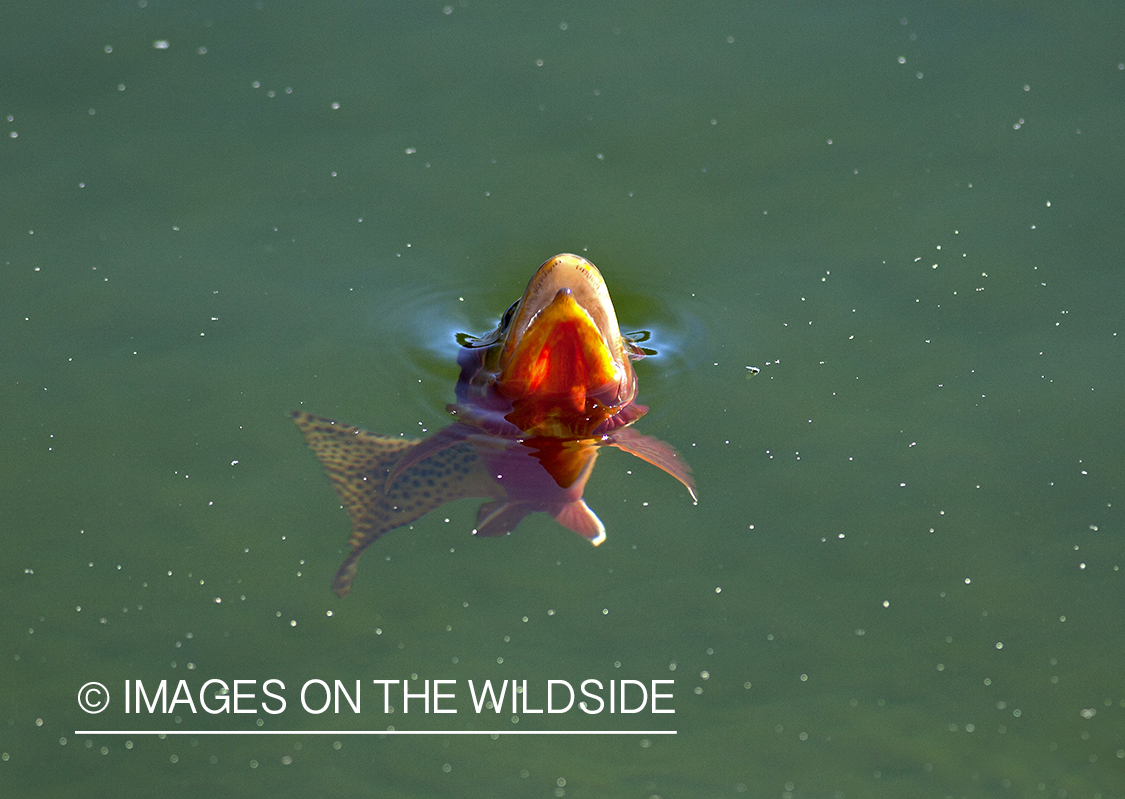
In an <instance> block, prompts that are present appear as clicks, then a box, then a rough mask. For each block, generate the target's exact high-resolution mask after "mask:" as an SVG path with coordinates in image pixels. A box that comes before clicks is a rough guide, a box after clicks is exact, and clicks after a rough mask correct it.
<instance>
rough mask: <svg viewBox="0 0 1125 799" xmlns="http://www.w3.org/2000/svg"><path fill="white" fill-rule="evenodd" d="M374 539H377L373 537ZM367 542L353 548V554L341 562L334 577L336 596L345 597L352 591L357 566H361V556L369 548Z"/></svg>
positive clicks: (333, 587)
mask: <svg viewBox="0 0 1125 799" xmlns="http://www.w3.org/2000/svg"><path fill="white" fill-rule="evenodd" d="M371 540H372V541H374V540H375V539H371ZM369 543H371V542H370V541H368V542H367V543H365V544H363V545H361V546H359V547H357V548H356V549H353V550H352V552H351V554H350V555H348V557H347V558H346V559H345V560H344V562H343V563H341V564H340V568H339V569H337V570H336V576H335V577H333V578H332V590H333V591H334V592H335V594H336V596H338V597H340V598H343V597H346V596H347V595H348V594H350V593H351V592H352V580H353V579H354V578H355V570H356V567H357V566H359V556H360V555H362V554H363V550H365V549H367V544H369Z"/></svg>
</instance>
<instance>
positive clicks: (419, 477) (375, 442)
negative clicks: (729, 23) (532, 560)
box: [293, 411, 503, 596]
mask: <svg viewBox="0 0 1125 799" xmlns="http://www.w3.org/2000/svg"><path fill="white" fill-rule="evenodd" d="M293 421H294V422H296V423H297V427H298V428H300V430H301V433H302V435H304V437H305V441H306V442H308V445H309V446H310V447H311V448H312V450H313V452H315V453H316V456H317V458H319V459H320V463H321V465H322V466H323V467H324V471H325V473H327V475H328V478H329V480H331V481H332V487H333V488H335V489H336V494H337V496H338V497H339V498H340V503H341V504H342V505H343V506H344V510H346V511H347V514H348V518H349V519H350V520H351V523H352V535H351V538H350V539H349V541H348V543H350V544H351V546H352V552H351V554H350V555H349V556H348V558H347V560H345V561H344V563H343V565H342V566H340V570H339V571H338V572H337V573H336V577H335V579H334V580H333V583H332V588H333V590H334V591H335V592H336V593H337V594H339V595H340V596H346V595H347V593H348V591H349V590H351V581H352V577H353V576H354V575H355V569H356V561H357V560H358V559H359V556H360V555H361V554H362V552H363V550H364V549H365V548H366V547H367V545H368V544H370V543H371V542H372V541H374V540H375V539H377V538H379V537H380V536H381V535H383V533H385V532H387V531H389V530H393V529H395V528H396V527H401V526H402V525H404V524H409V523H410V522H413V521H414V520H416V519H418V518H420V517H422V516H424V515H425V514H427V513H429V512H430V511H431V510H433V509H434V508H437V507H439V506H440V505H444V504H445V503H446V502H452V501H453V500H455V499H462V498H464V497H499V496H502V495H503V492H502V490H501V489H500V488H499V487H498V486H497V485H496V484H495V482H494V481H493V480H491V479H490V478H489V475H488V472H487V470H486V469H485V468H484V466H483V464H482V463H481V460H480V458H479V457H478V456H477V452H476V449H475V448H474V447H473V445H472V444H470V443H468V442H464V441H461V442H459V443H454V444H450V445H449V446H444V447H441V448H439V449H437V450H436V451H435V452H434V453H433V454H431V455H428V456H423V457H422V458H420V459H412V460H411V461H410V465H409V466H407V467H406V468H405V469H401V470H399V476H398V478H397V479H396V480H395V483H394V485H393V486H388V485H387V477H388V475H390V474H391V473H392V471H395V470H396V467H397V466H398V464H399V463H401V462H402V460H403V459H404V458H409V457H410V454H411V453H412V452H413V451H414V450H416V449H417V448H418V446H419V442H418V441H416V440H413V439H406V438H394V437H390V436H380V435H376V434H375V433H370V432H368V431H366V430H363V429H360V428H358V427H352V426H350V425H344V424H340V423H338V422H334V421H332V420H330V419H324V418H322V417H320V416H313V415H312V414H309V413H302V412H300V411H294V413H293Z"/></svg>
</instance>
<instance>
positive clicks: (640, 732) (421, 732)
mask: <svg viewBox="0 0 1125 799" xmlns="http://www.w3.org/2000/svg"><path fill="white" fill-rule="evenodd" d="M74 734H75V735H676V734H677V733H676V730H75V731H74Z"/></svg>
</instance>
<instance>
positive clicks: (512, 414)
mask: <svg viewBox="0 0 1125 799" xmlns="http://www.w3.org/2000/svg"><path fill="white" fill-rule="evenodd" d="M642 355H643V353H642V351H641V350H640V348H639V347H637V345H636V344H634V343H633V342H632V341H630V340H629V339H628V338H626V337H625V336H623V335H622V334H621V331H620V329H619V327H618V324H617V316H616V314H615V312H614V310H613V303H612V302H611V301H610V298H609V291H608V289H607V288H606V285H605V281H604V280H603V279H602V276H601V274H600V273H599V272H598V270H597V268H596V267H595V266H594V265H593V264H592V263H590V262H589V261H587V260H586V259H585V258H581V257H579V256H577V255H570V254H562V255H556V256H555V257H554V258H551V259H549V260H547V261H546V262H545V263H543V265H542V266H540V267H539V269H538V270H537V271H536V273H535V275H534V276H533V277H532V278H531V281H530V282H529V283H528V285H527V289H526V290H525V291H524V293H523V296H522V297H521V298H520V299H519V300H517V301H516V302H515V303H513V304H512V306H511V307H510V308H508V310H507V311H506V312H505V313H504V316H503V318H502V319H501V321H500V324H499V326H497V328H496V329H495V330H493V331H492V332H490V333H488V334H486V335H484V336H481V337H479V338H467V339H466V340H465V341H464V342H463V346H462V349H461V351H460V353H459V355H458V359H457V360H458V364H459V366H460V367H461V374H460V377H459V378H458V381H457V387H456V398H457V402H456V403H455V404H452V405H449V406H448V410H449V412H450V414H451V415H452V416H453V417H454V419H455V420H456V421H454V423H453V424H451V425H449V426H448V427H446V428H444V429H442V430H440V431H438V432H437V433H435V434H434V435H432V436H430V437H429V438H425V439H421V440H416V439H408V438H402V437H391V436H382V435H377V434H375V433H371V432H368V431H366V430H363V429H361V428H358V427H353V426H350V425H344V424H340V423H338V422H335V421H332V420H330V419H325V418H323V417H320V416H314V415H312V414H309V413H304V412H302V411H294V412H293V420H294V421H295V422H296V424H297V427H298V428H300V430H301V433H302V434H303V435H304V437H305V441H306V442H307V443H308V445H309V446H310V447H311V448H312V450H313V452H314V453H316V456H317V457H318V458H319V459H320V462H321V464H322V465H323V467H324V470H325V472H326V473H327V475H328V477H329V479H330V480H331V482H332V485H333V487H334V488H335V489H336V493H337V495H338V496H339V498H340V501H341V503H342V504H343V506H344V509H345V510H346V511H347V514H348V518H349V519H350V520H351V523H352V535H351V538H350V539H349V543H350V544H351V547H352V551H351V553H350V554H349V555H348V557H347V559H346V560H345V561H344V563H343V564H342V565H341V566H340V569H339V570H338V571H337V572H336V576H335V578H334V580H333V583H332V588H333V590H334V591H335V592H336V593H337V594H338V595H340V596H346V595H347V594H348V593H349V592H350V590H351V584H352V579H353V578H354V576H355V572H356V565H357V562H358V560H359V557H360V555H362V554H363V551H364V549H366V547H367V546H368V545H369V544H371V543H372V542H373V541H375V540H376V539H378V538H379V537H380V536H382V535H383V534H384V533H386V532H388V531H390V530H393V529H395V528H396V527H401V526H403V525H405V524H409V523H410V522H413V521H415V520H416V519H418V518H420V517H422V516H424V515H425V514H426V513H429V512H430V511H431V510H433V509H435V508H437V507H440V506H441V505H444V504H445V503H446V502H452V501H453V500H457V499H462V498H464V497H480V498H484V499H486V500H487V501H486V502H485V503H484V504H483V505H481V508H480V511H479V513H478V515H477V524H476V528H475V529H474V530H473V533H474V534H475V535H479V536H499V535H505V534H507V533H510V532H511V531H512V530H514V529H515V528H516V526H517V525H518V524H519V523H520V520H521V519H523V517H524V516H526V515H528V514H529V513H535V512H543V513H548V514H550V515H551V516H553V517H554V518H555V519H556V520H557V521H558V522H559V523H560V524H561V525H563V526H564V527H567V528H569V529H571V530H573V531H574V532H576V533H578V534H579V535H581V536H582V537H583V538H586V539H587V540H589V541H590V542H591V543H592V544H594V545H595V546H597V545H598V544H600V543H601V542H602V541H604V540H605V527H604V526H603V525H602V523H601V520H600V519H598V517H597V515H596V514H594V512H593V511H592V510H590V508H589V507H588V506H587V505H586V503H585V501H584V500H583V499H582V493H583V490H584V489H585V487H586V481H587V480H588V479H589V477H590V473H591V471H592V470H593V468H594V463H595V462H596V461H597V457H598V452H599V449H600V448H601V447H606V446H610V447H616V448H617V449H621V450H624V451H625V452H628V453H630V454H632V455H635V456H636V457H638V458H641V459H642V460H645V461H647V462H648V463H651V464H653V465H655V466H657V467H659V468H661V469H663V470H664V471H666V472H667V473H668V474H670V475H672V476H673V477H675V478H676V479H677V480H679V481H680V482H681V483H682V484H683V485H684V486H685V487H686V488H687V490H688V492H689V493H690V494H691V497H692V499H693V500H695V499H696V494H695V484H694V481H693V480H692V478H691V469H690V468H689V467H688V466H687V464H686V463H685V462H684V460H683V458H682V457H680V455H679V453H677V452H676V451H675V450H674V449H673V448H672V447H671V446H669V445H668V444H666V443H664V442H663V441H660V440H659V439H656V438H653V437H651V436H646V435H643V434H641V433H638V432H637V431H635V430H633V429H632V428H631V427H630V425H632V424H633V422H635V421H636V420H637V419H639V418H641V417H642V416H643V415H644V414H645V413H646V412H647V411H648V408H646V407H645V406H644V405H640V404H638V403H636V402H635V399H636V396H637V376H636V373H635V372H634V371H633V366H632V363H631V361H632V360H634V359H636V358H639V357H642Z"/></svg>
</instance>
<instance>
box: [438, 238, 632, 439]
mask: <svg viewBox="0 0 1125 799" xmlns="http://www.w3.org/2000/svg"><path fill="white" fill-rule="evenodd" d="M467 345H468V346H467V349H466V350H464V351H463V352H462V355H463V357H462V360H461V365H462V375H461V382H460V385H459V387H458V399H459V400H460V406H459V410H460V411H461V412H462V414H463V415H462V418H465V419H467V420H472V419H474V418H475V420H476V421H477V422H478V423H480V424H481V425H482V426H484V427H486V428H488V427H489V426H490V424H489V417H491V422H492V425H491V426H493V427H495V426H496V422H497V419H496V417H497V416H502V418H503V420H504V421H506V422H507V423H508V424H509V425H511V426H512V427H513V428H515V430H516V431H518V432H519V433H520V434H522V435H524V436H528V437H545V438H586V437H594V436H598V435H602V434H604V433H605V432H607V431H608V430H610V429H613V428H614V427H617V426H621V425H624V424H629V423H631V422H633V421H635V420H636V419H637V418H639V417H640V416H641V415H642V414H643V413H644V410H645V409H644V408H643V406H639V405H635V404H634V403H633V400H634V399H635V398H636V396H637V376H636V373H635V372H634V371H633V366H632V364H631V362H630V361H631V360H632V359H634V358H637V357H640V355H641V351H640V349H639V348H638V347H637V346H636V345H635V344H633V343H632V342H631V341H629V339H627V338H626V337H625V336H623V335H622V334H621V329H620V327H619V326H618V323H617V314H616V312H615V311H614V309H613V302H612V301H611V300H610V298H609V290H608V289H607V288H606V284H605V281H604V280H603V279H602V276H601V273H600V272H598V269H597V267H595V266H594V265H593V264H592V263H590V262H589V261H587V260H586V259H585V258H582V257H580V256H577V255H570V254H565V253H564V254H562V255H556V256H555V257H554V258H551V259H549V260H547V261H546V262H545V263H543V265H542V266H540V267H539V269H538V270H537V271H536V272H535V275H534V276H532V278H531V281H530V282H529V283H528V284H527V288H526V290H525V291H524V293H523V296H522V297H521V298H520V299H519V300H517V301H516V302H515V303H513V304H512V306H511V307H510V308H508V310H507V312H505V314H504V317H503V319H502V320H501V322H500V325H499V326H498V327H497V328H496V329H495V330H494V331H492V332H491V333H489V334H488V335H486V336H483V337H481V338H479V339H470V340H468V341H467ZM466 411H467V413H466ZM500 427H504V425H503V424H501V425H500ZM509 432H511V431H509Z"/></svg>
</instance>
